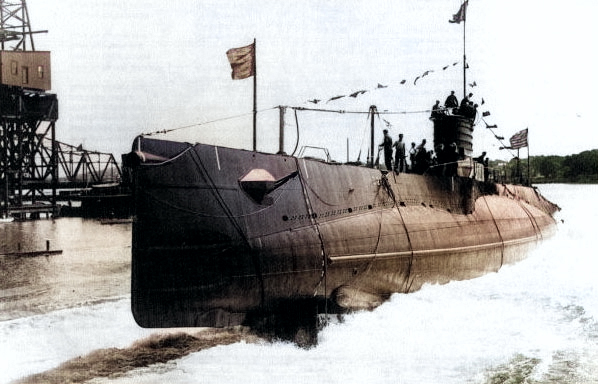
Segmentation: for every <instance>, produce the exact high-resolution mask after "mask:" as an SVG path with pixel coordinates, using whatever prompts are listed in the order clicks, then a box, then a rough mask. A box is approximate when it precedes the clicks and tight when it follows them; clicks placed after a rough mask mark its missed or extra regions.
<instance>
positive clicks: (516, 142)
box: [509, 128, 527, 149]
mask: <svg viewBox="0 0 598 384" xmlns="http://www.w3.org/2000/svg"><path fill="white" fill-rule="evenodd" d="M509 141H510V142H511V148H513V149H519V148H523V147H527V128H525V129H524V130H522V131H519V132H517V133H516V134H514V135H513V136H511V138H510V139H509Z"/></svg>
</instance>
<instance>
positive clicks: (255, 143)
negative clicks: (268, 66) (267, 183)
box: [252, 38, 257, 152]
mask: <svg viewBox="0 0 598 384" xmlns="http://www.w3.org/2000/svg"><path fill="white" fill-rule="evenodd" d="M253 49H254V52H253V63H252V65H253V151H254V152H255V151H257V141H256V136H257V63H256V62H257V45H256V43H255V38H254V39H253Z"/></svg>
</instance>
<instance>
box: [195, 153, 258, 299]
mask: <svg viewBox="0 0 598 384" xmlns="http://www.w3.org/2000/svg"><path fill="white" fill-rule="evenodd" d="M192 153H193V154H194V155H195V156H191V159H192V160H193V162H194V163H195V164H196V165H197V166H198V168H199V169H200V171H202V172H203V176H204V178H205V179H206V180H207V181H208V182H209V183H210V185H211V186H212V188H211V190H212V193H213V194H214V197H216V201H217V202H218V204H219V205H220V207H221V208H222V210H223V211H224V212H225V213H226V215H227V217H228V219H229V220H230V222H231V224H232V226H233V227H234V228H235V230H236V231H237V232H238V234H239V236H240V237H241V239H242V240H243V242H244V243H245V245H246V246H247V249H248V250H249V253H250V254H251V259H252V261H253V266H254V268H255V273H256V275H257V277H258V279H259V281H260V296H261V303H262V304H264V303H265V299H266V294H265V290H264V277H263V276H262V271H261V269H260V263H259V260H258V259H257V255H256V252H252V251H251V245H250V243H249V239H248V238H247V236H246V235H245V233H244V232H243V229H242V228H241V226H240V225H239V223H237V221H236V220H235V217H234V216H233V214H232V212H231V211H230V208H229V207H228V206H227V205H226V202H225V201H224V198H223V197H222V195H221V194H220V191H218V189H217V188H216V184H215V183H214V180H212V178H211V177H210V174H209V173H208V172H207V170H206V168H205V166H204V164H203V162H202V161H201V158H200V157H199V155H198V154H197V152H196V151H192Z"/></svg>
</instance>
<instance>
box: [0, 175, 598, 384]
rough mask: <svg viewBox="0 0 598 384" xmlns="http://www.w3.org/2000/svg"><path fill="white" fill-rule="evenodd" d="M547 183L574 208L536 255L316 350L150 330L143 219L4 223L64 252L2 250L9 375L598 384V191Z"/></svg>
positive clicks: (1, 310) (435, 291)
mask: <svg viewBox="0 0 598 384" xmlns="http://www.w3.org/2000/svg"><path fill="white" fill-rule="evenodd" d="M539 188H540V191H541V192H542V193H543V194H544V195H545V196H546V197H548V198H549V199H550V200H552V201H553V202H556V203H558V204H559V205H560V206H561V208H562V211H561V212H559V213H558V214H557V219H558V221H559V224H558V227H559V229H558V232H557V234H556V235H555V236H554V237H552V238H550V239H548V240H546V241H544V242H543V243H541V244H540V245H539V246H538V247H537V248H536V249H535V250H534V251H532V252H531V254H530V257H529V258H527V259H526V260H524V261H522V262H520V263H518V264H516V265H512V266H506V267H504V268H503V269H501V271H500V272H499V273H493V274H489V275H486V276H483V277H481V278H478V279H474V280H470V281H462V282H451V283H449V284H446V285H441V286H439V285H426V286H424V287H423V289H422V290H420V291H418V292H416V293H413V294H409V295H402V294H397V295H394V296H392V297H391V299H390V300H389V301H388V302H387V303H385V304H383V305H382V306H380V307H378V308H377V309H376V310H374V311H371V312H360V313H356V314H352V315H347V316H345V317H344V319H343V321H334V322H331V323H330V324H329V325H327V326H326V327H324V328H323V329H322V330H321V331H320V332H319V334H318V345H317V346H315V347H313V348H310V349H302V348H299V347H297V346H296V345H294V344H291V343H287V342H267V341H264V340H261V339H258V338H256V337H254V336H252V335H251V334H250V333H248V332H247V331H246V330H244V329H233V330H228V331H226V332H224V333H223V334H218V333H215V332H214V331H213V330H206V329H176V330H156V329H142V328H140V327H138V326H137V325H136V324H135V322H134V321H133V318H132V316H131V313H130V307H129V306H130V301H129V293H128V290H129V273H130V233H131V227H130V224H120V225H101V224H100V223H99V222H96V221H93V220H83V219H77V218H62V219H57V220H54V221H52V220H39V221H32V222H23V223H10V224H0V239H2V243H1V248H0V253H7V252H11V251H14V250H16V249H17V248H18V244H19V243H20V244H21V246H20V247H21V250H39V249H45V246H46V240H50V245H51V248H52V249H61V250H63V253H62V254H60V255H53V256H43V257H34V258H14V257H9V256H0V263H1V264H0V266H1V267H0V278H1V280H0V383H10V382H20V381H24V382H69V381H74V382H82V381H85V380H88V382H91V383H131V382H134V383H166V382H168V383H191V382H201V383H240V382H243V383H260V384H262V383H263V382H265V381H269V382H279V383H327V384H329V383H344V384H346V383H364V382H370V383H410V384H413V383H426V384H429V383H443V384H446V383H489V384H490V383H491V384H496V383H584V384H588V383H598V280H597V279H596V274H597V273H598V261H597V259H596V252H595V248H596V247H595V237H596V229H595V227H596V223H597V222H598V197H597V196H598V185H540V186H539ZM198 340H199V341H198ZM194 351H197V352H194ZM127 359H128V360H127ZM124 361H126V362H124ZM81 362H83V364H84V365H83V366H84V368H81V367H79V368H77V364H78V363H81ZM102 369H103V370H102ZM82 372H85V374H82ZM35 374H38V375H37V376H35ZM32 375H33V376H32Z"/></svg>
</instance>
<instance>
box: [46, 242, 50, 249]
mask: <svg viewBox="0 0 598 384" xmlns="http://www.w3.org/2000/svg"><path fill="white" fill-rule="evenodd" d="M49 250H50V240H46V251H49Z"/></svg>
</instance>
